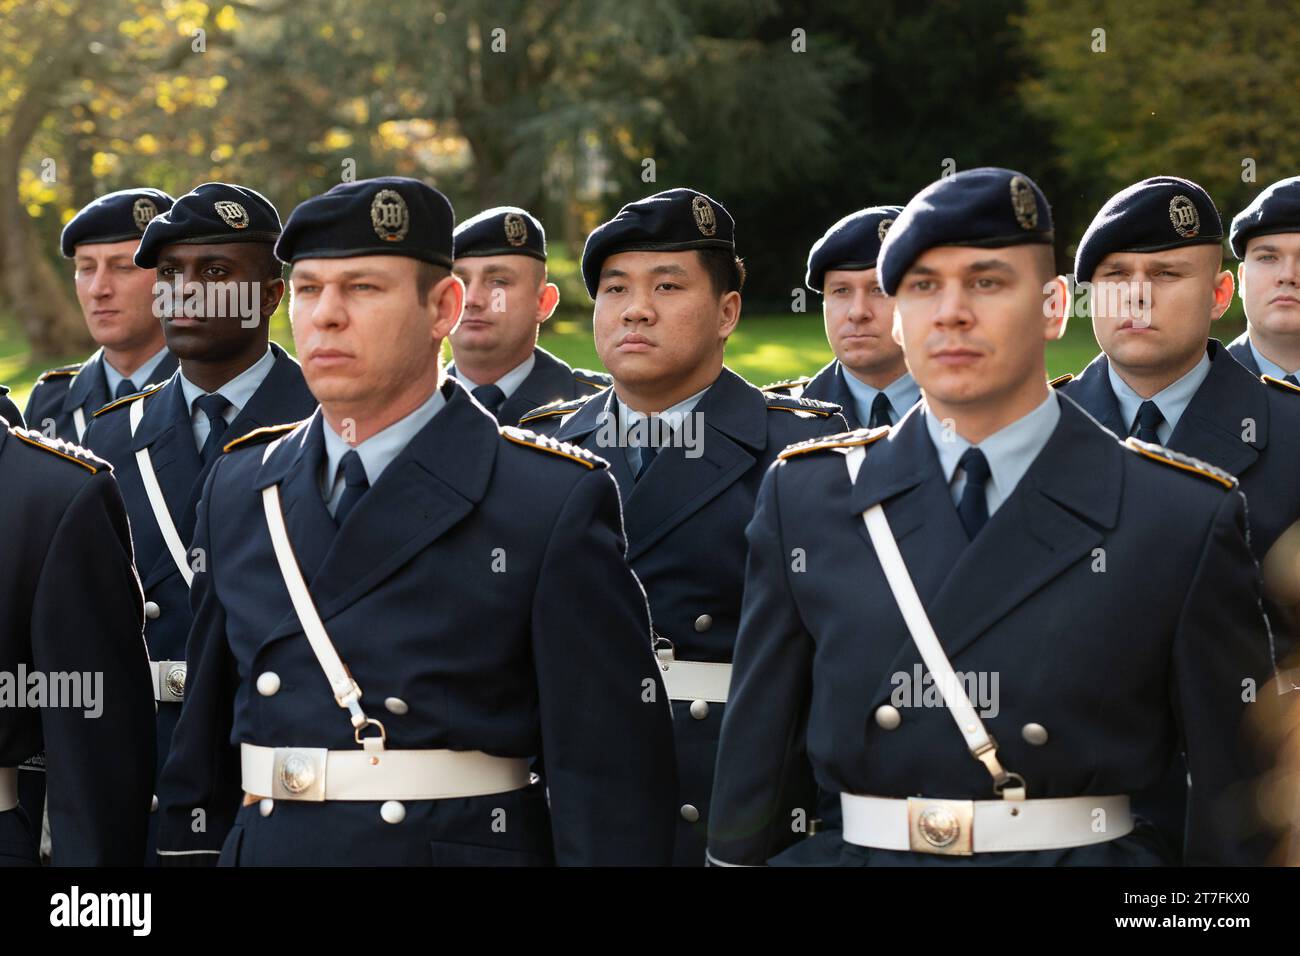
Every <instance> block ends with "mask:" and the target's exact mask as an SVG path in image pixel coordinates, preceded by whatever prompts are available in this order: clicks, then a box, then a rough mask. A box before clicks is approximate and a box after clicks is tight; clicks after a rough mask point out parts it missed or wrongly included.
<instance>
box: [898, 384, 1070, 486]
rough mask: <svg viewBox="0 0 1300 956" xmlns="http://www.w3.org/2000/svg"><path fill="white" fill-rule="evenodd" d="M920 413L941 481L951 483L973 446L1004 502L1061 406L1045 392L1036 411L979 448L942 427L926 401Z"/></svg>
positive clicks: (1047, 435) (1053, 425)
mask: <svg viewBox="0 0 1300 956" xmlns="http://www.w3.org/2000/svg"><path fill="white" fill-rule="evenodd" d="M921 414H922V415H924V417H925V427H926V431H927V433H928V434H929V436H930V442H931V443H932V444H933V445H934V451H935V454H936V455H937V456H938V458H939V466H940V467H941V468H942V469H943V478H944V481H945V482H946V483H948V484H952V477H953V473H954V472H956V470H957V463H958V462H959V461H960V460H961V456H962V455H964V454H965V453H966V450H967V449H968V448H972V447H975V448H978V449H979V450H980V451H982V452H983V453H984V457H985V459H986V460H987V461H988V463H989V476H990V479H991V480H992V482H993V485H994V487H995V488H996V489H997V490H998V492H999V493H1000V496H1001V498H1002V499H1003V500H1005V499H1006V498H1009V497H1010V496H1011V492H1012V491H1014V490H1015V487H1016V485H1017V484H1019V483H1020V479H1021V478H1022V477H1024V474H1025V472H1026V471H1028V470H1029V466H1030V465H1032V464H1033V463H1034V459H1035V458H1037V457H1038V453H1039V452H1041V451H1042V450H1043V446H1044V445H1046V444H1047V440H1048V439H1049V438H1051V437H1052V432H1054V431H1055V430H1056V424H1057V422H1058V421H1060V418H1061V404H1060V401H1059V400H1058V399H1057V397H1056V392H1054V391H1052V390H1051V389H1048V394H1047V398H1045V399H1043V401H1042V403H1041V404H1040V405H1038V407H1037V408H1035V409H1034V410H1033V411H1031V412H1029V413H1028V414H1027V415H1023V416H1021V417H1020V418H1018V419H1016V420H1015V421H1014V422H1012V423H1011V424H1010V425H1006V426H1004V427H1002V428H1000V429H998V430H997V431H996V432H994V433H993V434H992V435H989V436H988V437H987V438H985V439H984V440H983V441H982V442H980V443H979V444H978V445H972V444H971V443H970V442H968V441H967V440H966V439H964V438H962V437H961V435H959V434H957V432H956V431H955V430H954V429H950V428H945V427H944V424H943V422H941V421H940V420H939V418H938V417H937V416H936V415H935V414H934V413H933V412H932V411H930V408H929V405H928V404H927V403H925V402H922V403H921Z"/></svg>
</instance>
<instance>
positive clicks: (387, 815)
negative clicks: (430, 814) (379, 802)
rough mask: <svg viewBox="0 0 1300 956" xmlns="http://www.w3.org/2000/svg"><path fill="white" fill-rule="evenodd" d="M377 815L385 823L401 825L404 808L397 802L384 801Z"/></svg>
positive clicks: (404, 814)
mask: <svg viewBox="0 0 1300 956" xmlns="http://www.w3.org/2000/svg"><path fill="white" fill-rule="evenodd" d="M379 815H380V816H381V817H383V818H384V822H385V823H401V822H402V821H403V820H405V819H406V807H404V806H403V805H402V804H401V803H399V802H398V801H397V800H385V801H384V805H383V806H382V807H380V808H379Z"/></svg>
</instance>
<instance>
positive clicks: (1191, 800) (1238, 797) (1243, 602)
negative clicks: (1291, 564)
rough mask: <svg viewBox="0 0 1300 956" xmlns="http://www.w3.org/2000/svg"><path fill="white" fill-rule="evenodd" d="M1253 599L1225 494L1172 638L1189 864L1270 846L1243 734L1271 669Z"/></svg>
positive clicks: (1237, 523) (1241, 518)
mask: <svg viewBox="0 0 1300 956" xmlns="http://www.w3.org/2000/svg"><path fill="white" fill-rule="evenodd" d="M1260 600H1261V586H1260V580H1259V568H1258V566H1257V565H1256V563H1255V559H1254V558H1253V557H1252V556H1251V552H1250V548H1249V546H1248V544H1247V539H1246V516H1245V509H1244V506H1243V498H1242V496H1241V494H1240V493H1238V492H1232V493H1229V494H1225V495H1224V496H1223V503H1222V505H1221V506H1220V508H1219V511H1218V514H1217V515H1216V516H1215V521H1214V524H1213V526H1212V527H1211V529H1210V534H1209V536H1208V538H1207V540H1206V542H1205V549H1204V551H1203V552H1202V554H1201V560H1200V564H1199V566H1198V568H1197V572H1196V577H1195V579H1194V580H1193V582H1192V586H1191V588H1190V589H1189V591H1188V595H1187V600H1186V603H1185V604H1184V607H1183V613H1182V617H1181V620H1180V625H1179V631H1178V636H1177V638H1176V642H1175V646H1174V697H1175V701H1174V707H1175V713H1176V714H1177V715H1178V720H1179V726H1180V729H1181V732H1182V736H1183V740H1184V746H1185V748H1186V751H1185V752H1186V754H1187V764H1188V770H1189V772H1190V774H1191V778H1192V785H1191V788H1190V792H1189V795H1188V805H1187V828H1186V836H1185V845H1184V859H1185V861H1186V862H1187V863H1188V864H1189V865H1192V864H1200V865H1205V864H1212V865H1218V866H1224V865H1259V864H1262V863H1263V862H1264V860H1265V857H1266V856H1267V855H1268V852H1269V840H1268V838H1267V836H1266V835H1264V834H1263V832H1262V831H1261V830H1260V827H1259V824H1258V822H1257V817H1256V813H1255V810H1254V801H1253V799H1252V789H1253V785H1254V778H1255V776H1256V775H1257V774H1258V773H1259V772H1260V771H1261V770H1262V765H1261V762H1260V761H1259V760H1258V759H1257V757H1256V754H1255V748H1254V747H1253V745H1252V742H1251V741H1250V740H1248V739H1247V738H1246V734H1245V730H1246V726H1245V725H1246V711H1247V708H1248V707H1250V706H1251V705H1250V704H1249V703H1248V702H1247V701H1249V700H1253V698H1254V695H1255V694H1257V693H1260V692H1262V689H1263V688H1264V686H1265V684H1266V683H1268V681H1269V680H1270V679H1271V678H1272V676H1273V675H1272V672H1273V666H1272V660H1271V654H1270V651H1269V641H1268V625H1267V622H1266V620H1265V618H1264V613H1263V611H1262V609H1261V604H1260Z"/></svg>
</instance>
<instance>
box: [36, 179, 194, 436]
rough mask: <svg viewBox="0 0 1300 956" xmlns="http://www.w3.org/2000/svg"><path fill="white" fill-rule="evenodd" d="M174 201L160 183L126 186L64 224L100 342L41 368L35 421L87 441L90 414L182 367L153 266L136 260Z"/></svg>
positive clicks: (65, 243) (66, 250) (66, 251)
mask: <svg viewBox="0 0 1300 956" xmlns="http://www.w3.org/2000/svg"><path fill="white" fill-rule="evenodd" d="M173 202H174V200H173V199H172V197H171V196H169V195H167V194H166V193H164V192H161V191H159V190H157V189H150V188H147V187H143V186H140V187H136V188H134V189H123V190H119V191H118V192H113V193H108V194H107V195H105V196H100V197H99V198H98V199H96V200H95V201H94V202H92V203H90V204H89V205H88V206H86V207H85V208H84V209H82V210H81V211H80V212H78V213H77V214H76V215H75V216H73V217H72V219H70V220H69V221H68V224H67V225H66V226H64V227H63V234H62V236H61V237H60V247H61V249H62V252H63V255H64V256H65V257H67V258H69V259H71V260H72V261H73V268H74V270H75V271H74V273H73V276H74V282H73V284H74V286H75V288H76V291H77V301H78V302H79V303H80V304H81V311H82V313H83V314H84V315H85V318H86V328H87V329H88V330H89V331H90V335H91V338H93V339H94V340H95V341H96V342H97V343H98V344H99V349H98V350H97V351H96V352H95V354H94V355H92V356H90V358H88V359H86V360H85V361H84V362H76V363H74V364H72V365H62V366H60V367H58V368H52V369H50V370H48V371H46V372H44V373H42V374H41V377H40V378H39V379H37V381H36V385H35V387H34V388H33V389H32V394H31V396H30V397H29V398H28V400H27V414H26V418H27V423H28V424H29V425H30V426H31V427H32V428H34V429H36V430H37V431H40V432H44V433H45V434H46V435H49V436H50V437H57V438H63V439H66V440H67V441H71V442H76V443H77V444H81V445H84V444H85V433H86V429H87V427H88V426H89V424H90V417H91V415H93V414H94V413H95V412H96V411H98V410H99V409H100V408H102V407H103V406H104V405H106V404H108V402H110V401H111V400H113V399H114V398H121V397H123V396H124V395H130V394H132V393H133V392H138V391H139V390H140V389H142V388H144V387H145V386H146V385H148V384H150V383H151V382H161V381H163V380H165V379H166V378H167V377H168V376H170V375H171V374H172V373H173V372H174V371H176V357H175V356H174V355H172V354H170V353H169V352H168V351H167V345H166V342H165V341H164V340H163V331H162V326H161V325H160V324H159V322H158V318H157V316H156V315H155V314H154V309H153V307H154V299H155V296H154V291H153V286H154V274H153V272H152V270H148V269H141V268H139V267H137V266H136V265H135V262H134V257H135V252H136V248H137V247H138V246H139V244H140V238H141V236H143V235H144V231H145V228H146V227H147V226H148V225H149V223H150V222H151V221H152V220H153V219H154V217H156V216H159V215H161V214H163V213H165V212H167V210H169V209H171V207H172V203H173ZM11 424H12V423H11Z"/></svg>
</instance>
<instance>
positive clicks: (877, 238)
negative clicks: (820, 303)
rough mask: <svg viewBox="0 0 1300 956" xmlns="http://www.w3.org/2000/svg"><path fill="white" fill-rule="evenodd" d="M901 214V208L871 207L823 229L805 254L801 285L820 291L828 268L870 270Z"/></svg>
mask: <svg viewBox="0 0 1300 956" xmlns="http://www.w3.org/2000/svg"><path fill="white" fill-rule="evenodd" d="M902 211H903V207H902V206H871V207H870V208H868V209H859V210H858V211H857V212H854V213H849V214H848V215H847V216H845V217H844V218H843V219H841V220H840V221H839V222H837V223H836V224H835V225H833V226H831V227H830V228H829V229H827V230H826V235H824V236H822V237H821V238H820V239H818V240H817V242H816V243H814V244H813V247H812V251H811V252H809V253H808V272H807V274H806V275H805V276H804V285H806V286H808V288H810V289H812V290H813V291H814V292H821V291H822V287H823V286H825V284H826V273H827V272H829V271H830V270H832V269H845V270H849V271H857V270H865V269H874V268H875V267H876V259H877V258H879V256H880V244H881V243H882V242H884V241H885V233H886V232H888V231H889V228H890V226H892V225H893V224H894V220H895V219H897V218H898V216H899V214H900V213H901V212H902Z"/></svg>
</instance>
